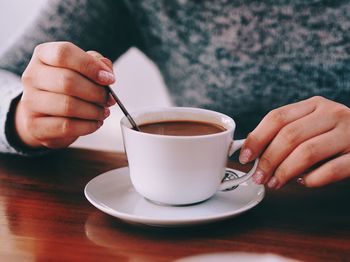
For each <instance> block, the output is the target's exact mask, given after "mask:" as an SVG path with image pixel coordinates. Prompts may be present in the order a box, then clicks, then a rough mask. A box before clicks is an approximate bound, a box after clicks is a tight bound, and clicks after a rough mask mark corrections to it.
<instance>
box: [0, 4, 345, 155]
mask: <svg viewBox="0 0 350 262" xmlns="http://www.w3.org/2000/svg"><path fill="white" fill-rule="evenodd" d="M349 38H350V3H349V1H342V0H323V1H322V0H274V1H272V0H256V1H253V0H202V1H195V0H143V1H141V0H140V1H136V0H135V1H133V0H102V1H96V0H53V1H50V2H49V4H48V5H47V7H46V9H44V10H43V12H42V13H41V15H40V17H38V19H37V20H36V22H35V23H34V24H33V25H32V26H31V27H30V28H27V30H26V31H25V32H24V33H23V35H22V36H21V38H20V39H19V40H18V41H16V44H14V45H13V46H12V47H11V48H10V49H9V50H7V52H5V53H4V54H3V55H2V57H1V58H0V88H1V94H2V95H1V104H0V121H1V122H0V151H2V152H17V153H18V150H19V149H18V148H16V147H15V148H14V145H13V144H12V142H11V141H12V140H11V132H10V131H9V130H11V129H10V126H11V120H12V117H13V116H12V111H13V108H11V109H10V106H11V103H12V101H13V99H14V98H15V97H17V96H18V95H19V94H20V93H21V82H20V80H19V79H20V76H21V74H22V72H23V71H24V69H25V67H26V66H27V64H28V62H29V59H30V57H31V54H32V52H33V49H34V47H35V46H36V45H37V44H39V43H42V42H47V41H59V40H65V41H71V42H73V43H75V44H76V45H78V46H80V47H82V48H83V49H85V50H97V51H99V52H101V53H102V54H104V55H105V56H107V57H110V58H111V59H112V60H115V59H117V58H118V57H119V56H120V55H122V54H123V53H124V52H125V51H127V50H128V48H130V47H132V46H135V47H137V48H139V49H140V50H141V51H143V52H144V53H145V54H146V55H147V56H148V57H149V58H150V59H152V60H153V61H154V62H155V63H156V64H157V65H158V67H159V69H160V71H161V73H162V74H163V77H164V80H165V83H166V85H167V87H168V88H169V91H170V94H171V96H172V98H173V101H174V103H175V104H177V105H181V106H193V107H202V108H209V109H213V110H217V111H220V112H223V113H225V114H228V115H230V116H232V117H234V118H235V120H236V121H237V124H238V130H237V131H238V136H240V137H242V136H245V135H246V134H247V132H249V131H250V130H252V129H253V128H254V127H255V126H256V125H257V124H258V122H259V121H260V120H261V118H262V117H263V116H264V115H265V114H266V113H267V112H269V111H270V110H271V109H273V108H276V107H279V106H281V105H285V104H288V103H291V102H295V101H298V100H302V99H305V98H308V97H311V96H314V95H321V96H324V97H327V98H329V99H332V100H335V101H338V102H341V103H343V104H345V105H347V106H350V41H349V40H350V39H349ZM12 104H13V103H12Z"/></svg>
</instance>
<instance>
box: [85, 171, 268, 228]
mask: <svg viewBox="0 0 350 262" xmlns="http://www.w3.org/2000/svg"><path fill="white" fill-rule="evenodd" d="M114 172H123V173H122V175H128V176H129V167H127V166H126V167H121V168H116V169H112V170H109V171H106V172H104V173H101V174H99V175H97V176H96V177H94V178H92V179H91V180H90V181H89V182H88V183H87V184H86V185H85V188H84V195H85V197H86V198H87V200H88V201H89V202H90V203H91V204H92V205H93V206H94V207H96V208H97V209H99V210H100V211H102V212H104V213H106V214H109V215H111V216H113V217H116V218H118V219H121V220H123V221H125V222H129V223H137V224H144V225H150V226H158V227H173V226H176V227H177V226H186V225H194V224H206V223H210V222H214V221H221V220H224V219H228V218H233V217H235V216H238V215H241V214H242V213H244V212H246V211H248V210H250V209H252V208H253V207H255V206H256V205H258V204H259V203H260V202H261V201H262V200H263V199H264V197H265V194H266V190H265V187H264V186H263V185H256V186H257V187H259V189H258V190H257V194H256V197H255V198H254V200H251V201H250V202H249V203H248V204H247V205H244V206H243V207H241V208H239V209H234V210H232V211H227V212H224V213H219V214H215V215H210V216H206V217H202V218H186V219H178V218H177V219H164V218H149V217H145V216H142V215H141V216H140V215H137V216H136V215H132V214H128V213H125V212H120V211H117V210H116V209H113V208H111V207H109V206H106V205H105V204H103V203H102V202H101V201H100V200H97V199H96V198H94V197H93V196H91V195H89V193H88V187H89V185H91V184H93V183H94V182H95V181H96V180H98V179H101V177H103V176H111V174H112V173H114ZM124 173H125V174H124ZM130 183H131V181H130ZM244 183H247V182H244ZM130 186H132V185H131V184H130ZM135 193H136V194H138V193H137V192H136V191H135ZM226 193H228V194H229V192H226ZM139 197H140V198H142V196H141V195H139ZM206 201H207V200H206ZM206 201H204V202H203V203H205V202H206ZM154 205H156V204H154ZM198 205H200V204H198ZM157 207H158V205H157ZM165 207H166V208H174V209H175V208H176V209H177V208H183V207H177V206H165ZM188 207H189V208H190V206H188Z"/></svg>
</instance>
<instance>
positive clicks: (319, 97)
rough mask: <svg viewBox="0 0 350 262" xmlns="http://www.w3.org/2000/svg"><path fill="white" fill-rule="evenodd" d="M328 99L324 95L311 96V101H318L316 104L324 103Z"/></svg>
mask: <svg viewBox="0 0 350 262" xmlns="http://www.w3.org/2000/svg"><path fill="white" fill-rule="evenodd" d="M326 100H327V99H325V98H324V97H323V96H313V97H311V98H309V101H311V102H313V103H316V104H320V103H324V102H325V101H326Z"/></svg>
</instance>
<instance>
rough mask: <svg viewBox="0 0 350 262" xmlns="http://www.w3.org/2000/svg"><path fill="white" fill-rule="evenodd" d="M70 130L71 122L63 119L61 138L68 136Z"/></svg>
mask: <svg viewBox="0 0 350 262" xmlns="http://www.w3.org/2000/svg"><path fill="white" fill-rule="evenodd" d="M71 130H72V122H71V121H70V120H69V119H64V120H63V121H62V124H61V134H62V136H63V137H66V136H69V135H70V133H71Z"/></svg>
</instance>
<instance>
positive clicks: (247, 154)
mask: <svg viewBox="0 0 350 262" xmlns="http://www.w3.org/2000/svg"><path fill="white" fill-rule="evenodd" d="M252 155H253V154H252V151H251V150H250V149H248V148H247V149H244V150H243V151H242V152H241V154H240V155H239V162H241V164H246V163H248V162H249V160H250V158H251V157H252Z"/></svg>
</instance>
